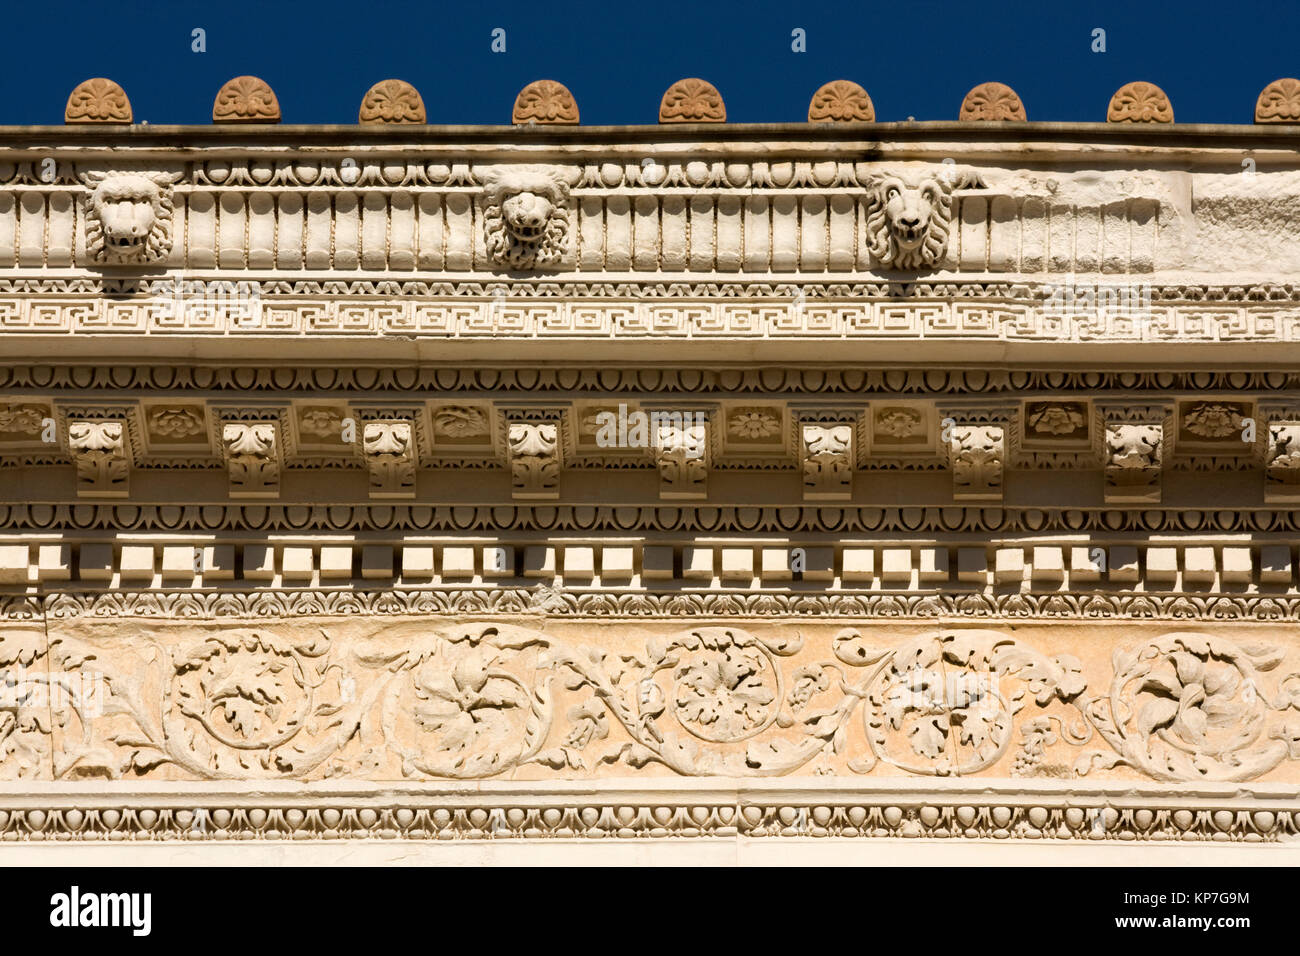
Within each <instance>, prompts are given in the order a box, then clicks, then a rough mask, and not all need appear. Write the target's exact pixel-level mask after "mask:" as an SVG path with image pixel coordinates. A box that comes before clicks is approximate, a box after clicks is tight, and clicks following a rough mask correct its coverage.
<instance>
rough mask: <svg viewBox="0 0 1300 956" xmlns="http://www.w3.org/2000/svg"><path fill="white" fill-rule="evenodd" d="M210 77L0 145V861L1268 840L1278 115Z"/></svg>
mask: <svg viewBox="0 0 1300 956" xmlns="http://www.w3.org/2000/svg"><path fill="white" fill-rule="evenodd" d="M241 79H243V80H247V81H249V82H248V83H247V84H245V86H246V87H247V89H245V88H244V87H238V88H236V87H231V89H232V91H233V92H231V93H230V95H229V96H228V97H227V98H226V99H225V100H222V99H219V101H218V104H217V106H215V107H214V118H216V117H217V114H218V112H219V111H220V110H223V109H224V110H227V112H228V113H229V122H227V123H225V124H224V125H221V126H214V127H213V128H210V129H198V128H176V129H167V128H160V127H152V128H151V127H136V128H132V129H131V131H130V133H129V135H123V134H121V133H116V134H113V135H111V136H110V135H109V134H107V133H101V132H96V131H95V130H94V128H93V127H87V126H85V125H70V126H68V127H66V128H35V129H19V130H15V129H9V130H0V335H3V342H4V343H5V345H6V348H5V350H4V360H3V361H2V362H0V466H2V467H0V590H2V592H3V593H2V594H0V670H3V671H4V674H5V680H4V683H3V685H0V690H3V691H4V693H5V696H4V698H3V705H0V781H3V783H0V838H2V839H4V840H7V841H18V842H32V841H40V840H64V841H71V842H90V841H106V840H116V839H125V840H130V841H145V842H158V841H162V842H167V841H182V840H195V839H199V840H226V839H247V838H252V839H254V840H276V839H287V838H291V837H292V838H308V839H323V840H342V841H346V840H356V839H363V838H365V839H369V838H389V839H416V840H432V839H435V838H456V839H470V840H485V839H517V840H538V841H544V840H550V839H565V838H572V837H579V836H583V837H585V836H608V837H611V838H633V837H635V838H644V839H650V840H661V839H663V840H666V839H669V838H687V837H690V838H707V837H718V836H734V835H738V834H739V835H745V836H751V837H772V838H782V837H803V836H825V837H829V838H847V837H850V836H851V837H886V838H887V837H919V838H924V839H934V840H939V839H949V840H951V839H963V840H964V839H971V840H984V839H998V840H1008V841H1028V840H1044V841H1056V842H1059V843H1060V844H1061V845H1062V846H1069V845H1076V844H1082V843H1085V842H1090V841H1094V842H1095V841H1112V840H1136V841H1190V842H1202V841H1203V842H1232V843H1240V844H1248V843H1261V844H1263V843H1287V842H1290V841H1294V840H1295V839H1296V834H1297V831H1298V830H1300V805H1297V800H1296V796H1295V795H1296V787H1297V784H1300V638H1297V636H1296V623H1297V620H1298V619H1300V586H1298V584H1297V579H1296V561H1297V558H1298V557H1300V555H1298V553H1297V548H1300V522H1298V521H1297V518H1296V515H1295V511H1294V507H1295V502H1296V501H1297V500H1300V372H1298V371H1297V368H1300V366H1298V365H1297V361H1296V360H1297V356H1298V355H1300V286H1298V285H1297V283H1296V281H1295V275H1296V271H1297V268H1298V267H1300V230H1297V228H1296V226H1297V223H1300V160H1298V159H1297V158H1296V153H1295V141H1294V133H1292V132H1290V131H1289V130H1287V129H1279V128H1277V127H1271V126H1259V127H1255V128H1250V127H1195V128H1189V127H1180V126H1177V125H1175V124H1173V123H1172V111H1171V109H1170V108H1169V104H1168V101H1167V99H1164V100H1163V101H1162V100H1161V98H1162V97H1163V94H1162V93H1160V91H1159V89H1158V88H1156V87H1153V86H1152V85H1151V84H1132V86H1134V87H1135V89H1134V90H1129V92H1128V93H1127V94H1125V96H1123V97H1121V95H1120V94H1119V93H1117V94H1116V100H1115V101H1113V103H1112V107H1111V109H1112V112H1116V111H1119V112H1123V113H1125V115H1126V116H1128V115H1129V114H1133V115H1137V113H1141V112H1143V111H1145V112H1146V113H1150V114H1151V115H1150V119H1151V122H1141V121H1134V122H1132V123H1129V121H1128V120H1127V119H1118V120H1116V121H1115V123H1114V124H1113V125H1106V124H1085V125H1079V126H1062V125H1061V124H1038V123H1030V122H1024V121H1023V120H1024V107H1023V106H1022V105H1021V104H1020V103H1019V100H1018V99H1017V98H1016V97H1015V94H1014V93H1013V92H1012V91H1010V90H1009V89H1007V88H1005V87H1001V86H1000V85H999V84H986V85H985V86H983V87H980V88H977V89H976V90H973V91H972V98H970V103H971V105H970V108H969V110H967V108H966V107H963V113H964V114H965V113H967V112H969V113H970V114H971V115H970V116H964V118H963V120H962V121H960V122H956V123H922V124H916V123H910V124H896V125H895V124H867V123H862V122H832V120H835V119H838V118H839V116H838V115H837V114H838V113H843V112H844V111H845V110H849V107H843V108H841V106H836V105H835V104H836V103H838V102H839V101H840V100H844V101H845V102H849V103H850V106H852V109H851V110H849V112H850V113H851V112H853V111H854V110H856V111H858V112H862V111H865V113H867V114H869V113H870V112H871V102H870V99H869V97H866V93H865V91H861V88H860V87H859V88H856V90H854V89H850V88H845V89H830V87H831V86H832V85H831V84H828V87H827V88H825V89H824V91H819V95H820V94H822V93H824V97H823V98H824V99H825V101H826V102H825V103H823V104H822V106H821V107H819V108H818V109H820V110H821V112H822V113H824V114H825V116H824V117H822V118H823V119H825V120H826V121H825V122H811V123H809V124H807V125H804V124H798V125H790V126H738V125H734V124H732V125H728V124H724V123H723V122H721V120H722V119H723V118H724V117H725V112H724V108H723V106H722V101H721V98H720V97H719V96H718V94H717V91H716V90H715V89H714V88H713V87H711V86H710V85H709V84H708V83H706V82H704V81H702V80H689V81H683V82H682V83H679V84H675V85H674V87H673V88H672V89H670V90H669V91H668V93H666V94H665V98H664V105H663V110H664V111H665V113H666V118H665V120H664V122H665V125H663V126H660V127H654V128H639V127H627V128H618V129H608V128H603V129H593V130H587V129H583V128H581V127H578V126H574V125H566V124H571V123H576V120H577V106H576V104H573V103H572V97H571V96H568V98H567V99H565V97H566V96H567V90H564V88H563V87H562V86H560V85H559V84H558V83H551V82H550V81H547V82H548V83H550V85H549V86H537V87H536V89H532V88H530V89H532V92H531V93H530V94H529V96H528V97H525V96H524V94H521V99H520V101H519V102H518V103H517V104H516V113H521V111H522V114H521V115H523V114H527V115H528V116H533V117H534V118H536V117H541V118H543V120H544V118H545V117H547V116H550V117H551V118H552V121H551V122H550V123H549V125H547V124H546V123H545V122H540V123H539V124H538V125H535V126H532V127H530V126H526V125H521V126H519V127H517V128H515V129H504V130H503V129H497V128H475V129H470V128H439V127H427V126H422V125H412V124H413V123H416V124H418V123H422V122H423V119H424V117H423V104H422V102H420V100H419V94H418V93H415V91H414V90H413V89H409V88H408V87H407V86H406V85H405V84H402V83H400V81H385V84H388V85H385V84H377V85H376V86H375V87H374V88H373V89H372V90H371V91H370V93H368V94H367V97H366V101H365V104H363V107H362V117H361V118H362V120H363V125H359V126H357V127H354V128H349V129H347V130H340V129H339V128H310V127H294V126H282V125H274V120H275V119H278V104H276V103H275V100H274V94H272V93H270V89H269V87H266V88H265V91H263V90H262V87H265V84H261V86H257V85H256V83H260V81H256V83H254V82H252V81H254V80H255V78H251V77H245V78H241ZM91 82H96V81H91ZM104 82H107V81H104ZM233 82H234V81H232V83H233ZM850 86H852V85H850ZM1139 87H1140V88H1139ZM1125 89H1126V90H1127V89H1128V88H1127V87H1126V88H1125ZM119 91H120V90H119ZM100 92H101V93H102V94H103V96H101V99H102V98H103V97H107V98H108V100H111V101H112V103H116V102H117V101H116V99H115V98H114V97H115V94H113V92H112V90H109V91H108V92H107V93H104V91H102V90H101V91H100ZM525 92H528V91H525ZM858 92H861V96H860V97H859V96H858V95H857V94H858ZM1123 92H1124V91H1121V93H1123ZM267 94H269V97H270V98H269V99H267ZM411 94H414V99H411ZM977 94H978V95H977ZM1157 94H1158V96H1157ZM87 97H89V94H87V95H86V97H83V99H85V100H86V102H90V100H89V99H88V98H87ZM250 97H251V98H250ZM846 98H847V99H846ZM227 100H228V101H229V102H228V103H227ZM122 101H123V103H125V96H124V95H123V96H122ZM245 101H247V102H254V101H256V102H255V106H256V107H257V108H256V109H255V108H254V107H247V103H246V102H245ZM78 102H79V103H80V102H81V101H80V100H79V101H78ZM96 102H98V101H96ZM112 103H110V105H112ZM223 103H227V106H222V104H223ZM394 103H396V104H398V106H393V104H394ZM570 105H572V110H571V112H570V110H569V107H570ZM814 105H815V104H814ZM119 106H120V108H121V109H124V110H126V111H128V112H129V104H126V105H124V106H123V105H121V104H118V106H113V109H118V108H119ZM273 108H274V117H273V116H272V111H273ZM69 109H70V110H71V109H72V104H71V103H70V106H69ZM79 109H82V111H83V112H84V111H85V110H86V109H89V107H87V106H85V105H84V104H83V105H82V106H80V107H79ZM1017 111H1018V112H1017ZM1165 111H1168V119H1166V118H1165ZM417 114H418V118H415V119H412V118H413V117H416V116H417ZM70 115H71V114H70ZM223 115H226V114H224V113H223ZM820 115H821V114H820V113H819V116H820ZM556 117H558V118H556ZM988 117H992V118H995V119H1012V120H1016V122H1015V125H1014V127H1013V128H1014V133H1008V132H1006V131H1005V128H1003V127H993V128H989V127H984V126H983V125H982V124H981V123H980V122H978V121H972V120H979V119H981V118H988ZM812 118H813V116H812V112H811V111H810V119H812ZM850 118H853V117H852V116H851V117H850ZM524 121H526V119H525V120H523V121H521V122H524ZM701 121H705V122H707V123H708V125H700V123H701ZM70 122H72V121H71V120H70ZM259 123H261V124H263V125H259ZM557 124H558V125H557ZM1012 137H1014V138H1012Z"/></svg>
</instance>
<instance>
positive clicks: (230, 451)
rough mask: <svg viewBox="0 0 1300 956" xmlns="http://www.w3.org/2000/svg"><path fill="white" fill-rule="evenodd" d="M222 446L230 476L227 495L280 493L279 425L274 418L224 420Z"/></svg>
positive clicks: (256, 496) (252, 496)
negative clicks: (264, 419)
mask: <svg viewBox="0 0 1300 956" xmlns="http://www.w3.org/2000/svg"><path fill="white" fill-rule="evenodd" d="M221 441H222V449H223V452H224V454H225V459H226V468H227V470H228V472H229V475H230V495H231V497H240V498H273V497H275V496H277V495H279V493H280V442H279V424H278V423H277V422H273V421H248V422H225V423H224V424H223V425H222V431H221Z"/></svg>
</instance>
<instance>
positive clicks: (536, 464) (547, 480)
mask: <svg viewBox="0 0 1300 956" xmlns="http://www.w3.org/2000/svg"><path fill="white" fill-rule="evenodd" d="M508 437H509V441H510V483H511V488H512V494H513V495H514V497H516V498H533V499H536V498H542V499H545V498H558V497H559V496H560V443H559V425H557V424H556V423H555V422H521V421H513V422H509V423H508Z"/></svg>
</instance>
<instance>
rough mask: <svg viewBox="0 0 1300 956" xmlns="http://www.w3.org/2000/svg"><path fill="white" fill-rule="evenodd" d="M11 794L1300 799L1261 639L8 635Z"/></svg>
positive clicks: (918, 631)
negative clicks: (835, 786)
mask: <svg viewBox="0 0 1300 956" xmlns="http://www.w3.org/2000/svg"><path fill="white" fill-rule="evenodd" d="M7 628H8V629H7V630H6V631H5V633H4V635H3V637H0V669H2V670H3V672H4V675H5V678H4V683H3V684H0V689H2V690H3V697H2V698H0V778H3V779H11V780H12V779H19V778H21V779H51V778H52V779H60V780H75V779H96V778H102V779H108V780H132V779H141V778H149V779H156V780H200V779H212V780H220V779H226V780H231V779H234V780H270V779H276V778H284V779H295V780H323V779H331V778H342V779H357V780H372V781H420V780H438V779H442V780H449V779H450V780H455V779H514V780H552V779H584V778H608V777H619V776H623V777H627V776H661V777H670V776H691V777H724V778H746V777H776V776H783V775H796V776H823V775H831V776H836V777H841V778H854V777H861V778H864V779H865V778H867V777H882V778H883V777H902V778H917V779H921V778H935V777H946V778H960V777H980V778H988V779H1009V778H1054V779H1076V778H1087V780H1088V781H1092V782H1104V781H1106V780H1114V781H1140V780H1147V781H1160V782H1166V783H1177V782H1220V783H1224V782H1234V781H1248V780H1265V779H1267V780H1273V781H1291V780H1296V779H1300V774H1297V763H1296V758H1297V757H1300V647H1298V646H1297V641H1296V638H1295V637H1294V635H1293V634H1289V633H1288V632H1287V631H1286V630H1285V629H1284V628H1281V627H1276V626H1272V625H1260V626H1253V625H1252V626H1249V627H1235V628H1234V627H1215V626H1207V627H1205V628H1203V629H1186V630H1178V629H1175V628H1173V627H1171V626H1170V625H1169V624H1168V623H1167V622H1166V623H1160V622H1152V623H1150V624H1134V623H1124V624H1116V625H1092V626H1086V625H1080V626H1079V627H1074V626H1066V625H1062V624H1059V623H1057V624H1053V625H1050V626H1046V625H1014V626H1013V625H1005V626H1002V627H978V628H976V627H946V626H943V625H941V624H934V623H926V624H921V623H917V624H911V623H904V622H898V623H889V624H882V623H879V622H876V623H868V624H863V625H860V626H851V627H844V626H841V625H837V624H827V623H820V622H804V621H796V622H792V623H772V624H767V623H761V624H759V623H749V622H747V623H746V626H743V627H742V626H733V625H729V624H725V623H717V622H707V623H700V624H698V625H694V624H691V623H689V622H665V623H656V624H654V625H647V624H634V623H623V622H615V623H602V624H592V623H582V622H568V621H563V622H559V621H543V620H541V619H539V618H537V617H532V618H527V617H522V618H516V619H513V620H508V619H505V618H502V619H500V620H474V621H450V620H448V619H446V618H429V619H416V620H412V619H402V620H387V621H385V620H382V619H356V618H352V619H348V618H337V617H317V618H301V619H294V620H292V621H289V620H283V619H270V620H267V621H265V622H240V623H238V624H232V623H217V622H187V621H162V620H159V621H148V620H141V621H138V622H133V623H132V625H131V626H125V625H124V624H123V622H120V621H111V620H93V619H82V620H62V621H60V620H54V621H51V622H50V626H49V629H48V636H47V634H46V631H45V629H44V628H41V627H39V626H29V625H24V624H21V623H20V622H10V623H9V624H8V625H7Z"/></svg>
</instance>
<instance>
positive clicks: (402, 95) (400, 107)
mask: <svg viewBox="0 0 1300 956" xmlns="http://www.w3.org/2000/svg"><path fill="white" fill-rule="evenodd" d="M357 122H358V123H362V124H368V123H389V124H394V125H401V124H419V123H424V122H426V118H425V111H424V100H423V98H422V97H421V96H420V91H419V90H417V89H416V88H415V87H414V86H412V85H411V84H410V83H407V82H406V81H405V80H380V81H379V82H378V83H376V84H375V85H374V86H372V87H371V88H370V89H368V90H366V95H365V96H363V97H362V98H361V108H360V109H359V110H358V111H357Z"/></svg>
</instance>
